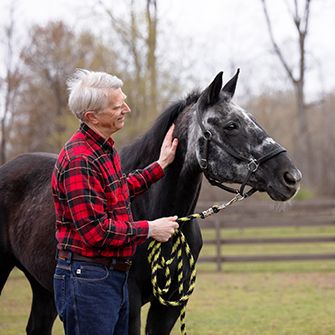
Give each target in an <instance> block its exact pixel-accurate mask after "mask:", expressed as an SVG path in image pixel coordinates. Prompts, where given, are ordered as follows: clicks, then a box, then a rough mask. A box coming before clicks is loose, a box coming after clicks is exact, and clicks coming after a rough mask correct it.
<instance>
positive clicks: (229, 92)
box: [222, 69, 240, 100]
mask: <svg viewBox="0 0 335 335" xmlns="http://www.w3.org/2000/svg"><path fill="white" fill-rule="evenodd" d="M239 73H240V69H237V71H236V74H235V76H234V77H233V78H231V79H230V80H229V81H228V83H227V84H226V85H224V87H223V89H222V92H224V94H225V96H226V97H228V99H229V100H230V99H231V98H232V97H233V96H234V93H235V89H236V84H237V79H238V75H239Z"/></svg>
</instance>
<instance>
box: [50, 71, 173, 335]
mask: <svg viewBox="0 0 335 335" xmlns="http://www.w3.org/2000/svg"><path fill="white" fill-rule="evenodd" d="M121 87H122V81H121V80H120V79H118V78H117V77H115V76H112V75H109V74H107V73H103V72H91V71H87V70H77V71H76V72H75V74H74V75H73V77H72V78H71V79H70V80H69V81H68V88H69V92H70V94H69V107H70V110H71V111H72V112H73V113H74V114H75V115H76V117H77V118H78V119H79V120H80V121H81V125H80V129H79V130H78V131H77V132H76V133H75V134H74V135H73V136H72V138H71V139H70V140H69V141H68V142H67V143H66V144H65V146H64V147H63V149H62V150H61V152H60V154H59V157H58V160H57V162H56V165H55V169H54V173H53V176H52V190H53V197H54V204H55V210H56V239H57V241H58V245H57V249H58V253H57V254H58V260H57V267H56V270H55V275H54V290H55V302H56V307H57V311H58V314H59V316H60V318H61V320H62V321H63V324H64V329H65V334H67V335H70V334H71V335H72V334H76V335H79V334H80V335H86V334H87V335H94V334H99V335H105V334H106V335H107V334H108V335H111V334H118V335H119V334H123V335H126V334H128V288H127V274H128V271H129V268H130V265H131V256H133V254H134V252H135V249H136V246H137V245H139V244H141V243H143V242H145V241H146V239H147V238H149V237H152V238H154V239H156V240H157V241H160V242H165V241H167V240H168V239H169V238H170V237H171V235H172V234H173V233H174V231H175V229H177V228H178V223H177V222H176V219H177V217H176V216H173V217H167V218H160V219H157V220H154V221H149V222H148V221H146V220H142V221H134V220H133V217H132V213H131V209H130V197H133V196H137V195H138V194H140V193H142V192H144V191H145V190H147V189H148V187H149V186H150V185H151V184H152V183H154V182H156V181H157V180H159V179H160V178H162V177H163V176H164V169H165V168H166V167H167V166H168V165H169V164H170V163H171V162H172V161H173V160H174V157H175V152H176V148H177V145H178V141H177V139H173V138H172V132H173V127H171V128H170V130H169V131H168V133H167V134H166V137H165V139H164V142H163V144H162V148H161V153H160V157H159V159H158V161H157V162H154V163H152V164H151V165H149V166H148V167H147V168H145V169H143V170H136V171H135V172H134V173H132V174H129V175H128V176H125V175H124V174H123V173H122V170H121V166H120V159H119V156H118V153H117V151H116V150H115V148H114V141H113V139H112V137H111V136H112V134H114V133H115V132H117V131H118V130H120V129H122V128H123V126H124V124H125V118H126V115H127V114H128V113H130V108H129V106H128V105H127V103H126V102H125V99H126V95H125V94H124V93H123V92H122V89H121Z"/></svg>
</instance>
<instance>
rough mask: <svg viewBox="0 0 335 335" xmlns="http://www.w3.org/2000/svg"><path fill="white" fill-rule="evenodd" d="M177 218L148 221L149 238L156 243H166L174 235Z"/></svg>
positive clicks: (176, 227)
mask: <svg viewBox="0 0 335 335" xmlns="http://www.w3.org/2000/svg"><path fill="white" fill-rule="evenodd" d="M177 218H178V217H177V216H170V217H167V218H160V219H157V220H154V221H149V231H150V236H149V237H152V238H153V239H155V240H156V241H158V242H166V241H168V240H169V239H170V237H171V236H172V235H173V234H174V232H175V231H176V229H178V227H179V225H178V223H177V222H176V220H177Z"/></svg>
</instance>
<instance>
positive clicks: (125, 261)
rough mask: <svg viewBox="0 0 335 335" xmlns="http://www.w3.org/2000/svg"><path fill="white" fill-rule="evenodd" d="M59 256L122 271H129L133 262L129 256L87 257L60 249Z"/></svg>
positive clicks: (63, 258)
mask: <svg viewBox="0 0 335 335" xmlns="http://www.w3.org/2000/svg"><path fill="white" fill-rule="evenodd" d="M58 258H59V259H62V260H71V259H72V260H74V261H80V262H87V263H94V264H100V265H104V266H106V267H108V268H109V269H111V270H116V271H121V272H128V271H129V269H130V267H131V264H132V261H131V259H129V258H115V257H85V256H81V255H78V254H75V253H73V252H71V251H67V250H58Z"/></svg>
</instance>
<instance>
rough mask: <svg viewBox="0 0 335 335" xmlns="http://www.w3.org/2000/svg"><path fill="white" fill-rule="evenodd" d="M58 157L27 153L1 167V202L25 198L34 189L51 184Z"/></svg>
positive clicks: (48, 154) (47, 154)
mask: <svg viewBox="0 0 335 335" xmlns="http://www.w3.org/2000/svg"><path fill="white" fill-rule="evenodd" d="M56 159H57V155H55V154H50V153H26V154H22V155H19V156H17V157H16V158H14V159H13V160H11V161H9V162H7V163H6V164H4V165H2V166H1V167H0V194H1V198H0V202H2V203H4V202H8V201H13V200H15V199H17V200H19V199H18V198H21V197H23V196H24V195H25V194H26V192H27V191H31V189H32V188H34V187H36V186H39V187H41V186H42V185H45V184H46V183H49V182H50V178H51V174H52V171H53V167H54V165H55V162H56Z"/></svg>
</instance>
